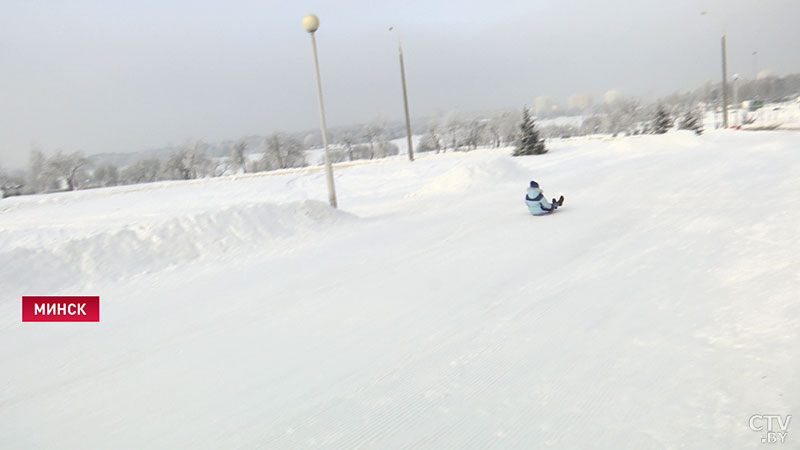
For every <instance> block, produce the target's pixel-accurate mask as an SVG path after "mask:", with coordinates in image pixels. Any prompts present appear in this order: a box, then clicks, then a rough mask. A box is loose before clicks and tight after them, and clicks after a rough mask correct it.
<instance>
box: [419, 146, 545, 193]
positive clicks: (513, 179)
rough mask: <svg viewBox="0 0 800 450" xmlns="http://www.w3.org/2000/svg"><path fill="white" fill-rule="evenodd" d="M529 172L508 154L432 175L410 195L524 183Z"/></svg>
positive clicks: (529, 174)
mask: <svg viewBox="0 0 800 450" xmlns="http://www.w3.org/2000/svg"><path fill="white" fill-rule="evenodd" d="M530 179H531V172H530V171H529V170H527V169H525V168H524V167H522V166H520V165H519V164H517V163H515V162H514V161H512V160H511V157H510V156H506V157H498V158H495V159H492V160H489V161H487V162H485V163H482V164H471V165H460V166H457V167H454V168H452V169H450V170H448V171H447V172H445V173H443V174H441V175H439V176H437V177H434V178H433V179H432V180H431V181H429V182H427V183H425V184H424V185H423V186H422V187H421V188H420V189H418V190H417V191H415V192H414V193H413V194H411V196H412V197H417V196H426V195H439V194H450V193H456V192H464V191H467V190H469V189H471V188H475V187H478V186H486V185H487V184H488V185H496V184H498V183H515V184H520V183H522V184H523V185H526V184H527V183H528V181H529V180H530Z"/></svg>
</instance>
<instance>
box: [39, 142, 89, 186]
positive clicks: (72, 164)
mask: <svg viewBox="0 0 800 450" xmlns="http://www.w3.org/2000/svg"><path fill="white" fill-rule="evenodd" d="M87 164H88V161H87V159H86V158H85V157H84V156H83V153H81V152H74V153H64V152H62V151H60V150H59V151H58V152H56V154H55V155H53V156H51V157H50V158H47V160H46V162H45V169H44V173H45V174H46V177H47V178H49V179H51V180H55V181H56V182H59V183H63V184H64V185H65V186H66V189H67V190H68V191H72V190H75V189H76V188H79V187H80V186H79V185H78V183H79V182H82V181H83V180H84V179H85V178H86V177H85V175H86V173H85V171H84V168H85V167H86V165H87Z"/></svg>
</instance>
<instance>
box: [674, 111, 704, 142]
mask: <svg viewBox="0 0 800 450" xmlns="http://www.w3.org/2000/svg"><path fill="white" fill-rule="evenodd" d="M678 129H680V130H692V131H694V132H695V133H696V134H697V135H698V136H699V135H701V134H703V124H702V123H701V122H700V117H699V116H698V114H697V111H694V110H691V109H690V110H688V111H686V114H684V116H683V119H681V122H680V124H679V125H678Z"/></svg>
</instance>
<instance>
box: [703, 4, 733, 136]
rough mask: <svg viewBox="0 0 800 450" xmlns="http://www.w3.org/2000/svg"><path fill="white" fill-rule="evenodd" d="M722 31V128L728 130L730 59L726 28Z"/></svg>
mask: <svg viewBox="0 0 800 450" xmlns="http://www.w3.org/2000/svg"><path fill="white" fill-rule="evenodd" d="M708 14H710V12H708V11H701V12H700V15H701V16H705V15H708ZM720 25H721V23H720ZM722 29H723V31H722V127H723V128H728V58H727V50H726V48H725V28H724V27H722Z"/></svg>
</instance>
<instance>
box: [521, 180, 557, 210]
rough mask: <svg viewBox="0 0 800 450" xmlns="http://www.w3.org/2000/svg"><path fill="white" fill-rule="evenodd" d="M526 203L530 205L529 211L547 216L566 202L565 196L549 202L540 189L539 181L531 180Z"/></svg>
mask: <svg viewBox="0 0 800 450" xmlns="http://www.w3.org/2000/svg"><path fill="white" fill-rule="evenodd" d="M525 204H526V205H528V211H530V213H531V214H533V215H534V216H546V215H548V214H552V213H554V212H555V210H556V209H558V207H559V206H561V205H563V204H564V196H563V195H562V196H561V198H559V199H558V200H556V199H555V198H554V199H553V201H552V202H548V201H547V200H546V199H545V198H544V194H542V190H541V189H539V183H537V182H535V181H531V186H530V187H529V188H528V193H527V194H526V195H525Z"/></svg>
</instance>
